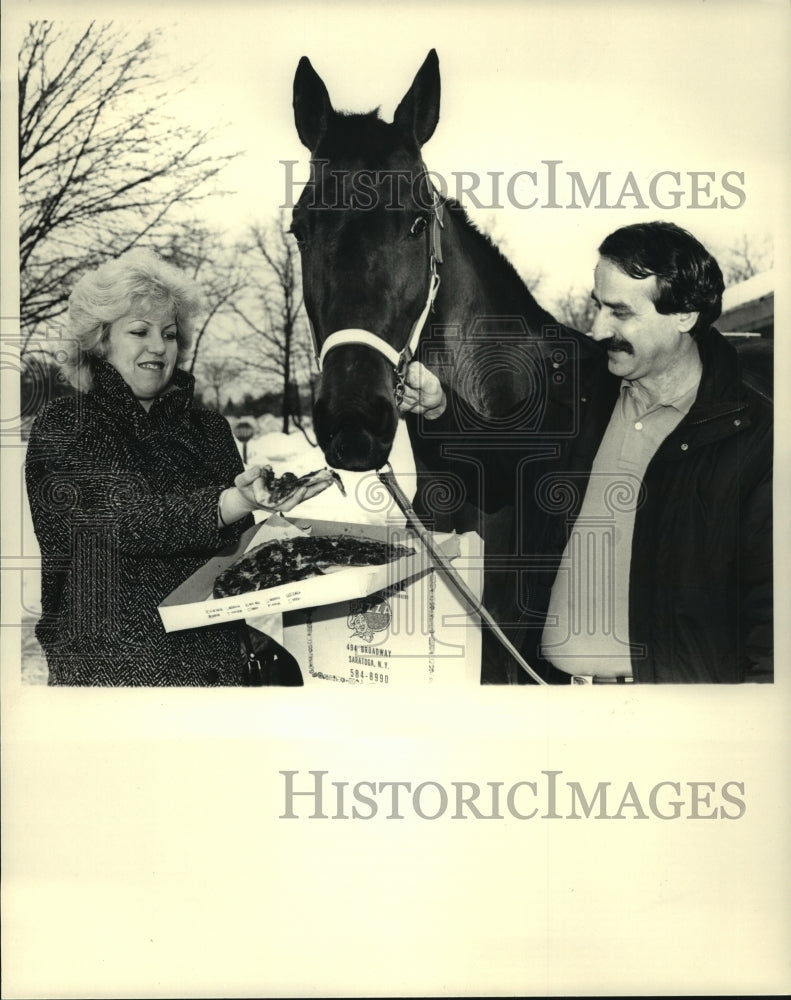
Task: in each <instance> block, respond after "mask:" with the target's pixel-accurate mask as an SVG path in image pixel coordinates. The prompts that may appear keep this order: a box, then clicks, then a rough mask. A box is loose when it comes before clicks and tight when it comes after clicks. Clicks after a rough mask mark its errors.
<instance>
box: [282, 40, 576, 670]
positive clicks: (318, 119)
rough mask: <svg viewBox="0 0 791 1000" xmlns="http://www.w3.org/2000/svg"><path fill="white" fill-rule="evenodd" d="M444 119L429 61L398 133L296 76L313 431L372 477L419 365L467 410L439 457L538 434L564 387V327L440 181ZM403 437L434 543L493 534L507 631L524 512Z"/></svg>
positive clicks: (396, 122) (492, 583) (407, 100)
mask: <svg viewBox="0 0 791 1000" xmlns="http://www.w3.org/2000/svg"><path fill="white" fill-rule="evenodd" d="M439 106H440V72H439V60H438V58H437V53H436V51H435V50H433V49H432V50H431V51H430V52H429V54H428V56H427V57H426V59H425V61H424V62H423V65H422V66H421V67H420V69H419V70H418V72H417V74H416V76H415V78H414V80H413V82H412V84H411V86H410V87H409V89H408V90H407V92H406V94H405V95H404V97H403V99H402V100H401V102H400V103H399V104H398V107H397V108H396V111H395V114H394V117H393V121H392V123H388V122H385V121H383V120H382V119H381V118H380V116H379V114H378V111H371V112H367V113H345V112H339V111H336V110H335V109H334V108H333V106H332V103H331V101H330V97H329V93H328V91H327V88H326V86H325V85H324V82H323V81H322V79H321V77H320V76H319V75H318V74H317V72H316V71H315V70H314V68H313V66H312V65H311V63H310V60H309V59H308V58H307V57H304V56H303V57H302V59H301V60H300V62H299V65H298V67H297V70H296V74H295V78H294V90H293V107H294V120H295V124H296V129H297V134H298V136H299V138H300V140H301V142H302V144H303V145H304V146H305V147H306V148H307V149H308V150H309V152H310V154H311V165H310V177H309V180H308V182H307V183H306V185H305V187H304V189H303V190H302V192H301V194H300V196H299V199H298V200H297V202H296V204H295V206H294V209H293V213H292V224H291V232H292V233H293V235H294V236H295V237H296V240H297V243H298V246H299V249H300V253H301V263H302V282H303V293H304V302H305V307H306V310H307V314H308V319H309V323H310V326H311V330H312V333H313V337H314V346H315V349H316V354H317V360H318V362H319V367H320V370H321V378H320V385H319V388H318V392H317V395H316V397H315V404H314V412H313V417H314V429H315V433H316V437H317V440H318V443H319V445H320V447H321V449H322V451H323V452H324V455H325V457H326V460H327V462H328V464H329V465H331V466H333V467H334V468H337V469H348V470H354V471H364V470H374V469H379V468H380V467H381V466H382V465H383V464H384V463H385V462H386V461H387V459H388V456H389V454H390V449H391V447H392V444H393V439H394V436H395V433H396V429H397V426H398V422H399V419H400V416H399V410H398V402H399V394H400V391H401V386H402V384H403V377H404V370H405V368H406V365H407V364H408V362H409V360H410V359H411V357H412V356H414V357H416V358H417V359H418V360H420V361H422V362H423V363H424V364H425V365H427V367H429V368H430V369H431V370H432V371H434V372H435V373H436V374H437V375H438V376H439V377H440V379H441V380H442V381H443V382H444V383H445V384H446V385H448V386H450V387H451V389H452V390H453V392H454V394H455V397H456V398H457V400H458V402H459V405H460V407H461V408H462V409H461V410H460V413H459V419H460V423H461V424H462V426H463V428H464V436H463V440H459V441H457V442H456V443H455V446H454V444H453V442H451V443H450V445H448V443H447V442H446V443H445V444H444V445H443V448H444V454H445V455H446V456H448V457H449V458H450V457H452V458H454V459H455V460H457V461H469V462H473V463H475V462H476V454H480V451H481V450H483V449H486V448H491V447H492V446H493V445H495V441H494V440H493V438H492V436H491V433H492V427H493V426H495V427H496V428H497V429H498V431H499V433H498V436H497V438H496V442H497V444H496V446H502V441H503V437H502V431H504V430H505V431H507V430H508V429H509V426H512V425H509V423H508V421H509V420H511V421H513V420H514V413H515V412H516V415H517V417H518V423H519V426H520V427H521V428H528V429H529V428H530V427H531V426H538V425H539V424H540V420H541V413H542V401H543V399H544V398H545V393H544V392H543V391H542V388H541V387H542V384H543V380H545V379H546V378H548V377H550V378H551V377H553V376H552V366H553V364H554V367H555V368H557V367H558V364H557V357H558V356H559V355H563V351H564V346H563V338H562V337H561V336H560V335H559V331H560V328H559V326H558V324H557V322H556V321H555V319H554V318H553V317H552V316H551V315H550V314H549V313H548V312H546V311H545V310H544V309H543V308H542V307H541V306H540V305H539V304H538V302H537V301H536V300H535V298H534V297H533V295H532V294H531V293H530V291H529V290H528V288H527V286H526V285H525V283H524V281H523V280H522V279H521V278H520V277H519V275H518V273H517V272H516V270H515V268H514V267H513V266H512V265H511V264H510V262H509V261H508V260H507V259H506V258H505V257H504V256H503V254H502V253H501V252H500V251H499V249H498V248H497V247H496V246H495V245H494V243H493V242H492V241H491V240H490V239H489V238H488V237H487V236H486V235H485V234H483V233H482V232H481V231H479V230H478V229H477V228H476V227H475V226H474V225H473V223H472V222H471V221H470V220H469V219H468V217H467V215H466V213H465V212H464V210H463V208H462V207H461V205H460V204H459V203H457V202H456V201H454V200H453V199H451V198H448V197H445V196H443V195H441V194H439V193H438V192H437V191H436V189H435V186H434V184H433V183H432V179H431V175H430V173H429V171H428V169H427V167H426V165H425V163H424V161H423V157H422V152H421V151H422V148H423V146H424V145H425V144H426V143H427V142H428V141H429V139H431V137H432V135H433V134H434V131H435V128H436V126H437V123H438V121H439ZM553 358H555V359H556V360H555V361H554V362H553V361H552V359H553ZM520 406H521V409H520ZM509 414H510V416H508V415H509ZM479 418H480V419H479ZM465 421H466V423H465ZM498 421H499V422H501V423H502V426H498ZM503 422H504V423H503ZM407 423H408V426H409V435H410V443H411V445H412V448H413V452H414V455H415V466H416V472H417V493H416V498H415V509H416V510H417V511H418V513H419V514H420V515H421V517H422V519H423V521H424V522H425V523H427V524H428V525H429V526H431V527H432V528H434V529H435V530H451V529H456V530H459V531H465V530H469V529H474V530H476V531H478V532H479V533H480V534H481V535H482V537H483V539H484V544H485V551H486V553H487V557H486V573H485V583H484V600H485V603H486V604H487V606H488V607H489V609H490V610H491V611H492V612H493V614H495V617H497V618H498V620H506V619H508V618H509V616H510V615H511V614H512V613H513V611H514V607H515V605H516V603H517V599H516V591H517V587H518V573H519V562H520V557H519V556H518V555H517V554H515V549H514V539H515V521H514V507H513V505H511V506H507V507H505V508H504V509H503V510H502V511H500V512H499V513H498V514H497V515H496V516H486V515H484V514H482V513H481V511H480V510H479V509H478V507H477V506H476V505H475V504H474V503H472V502H471V501H470V500H469V499H468V498H467V497H466V495H465V494H464V491H463V489H462V488H461V487H460V485H459V481H457V479H456V478H455V477H454V476H453V474H452V473H447V472H446V473H443V474H439V475H438V473H437V470H436V469H432V468H429V467H428V466H427V465H426V463H425V461H424V460H423V458H422V453H423V451H424V450H425V447H424V446H425V445H426V444H427V442H428V441H429V438H430V435H431V430H430V424H429V421H426V420H421V419H419V418H418V419H414V418H411V416H410V417H408V418H407ZM513 426H515V425H513ZM517 445H519V442H518V441H517V440H514V442H513V446H517ZM509 446H511V442H509ZM485 659H487V660H491V651H490V652H489V654H488V656H486V657H485ZM492 669H493V670H494V673H495V674H496V675H497V676H493V677H492V679H494V680H505V681H510V682H513V681H514V680H515V678H516V676H517V675H518V674H520V673H521V672H520V671H516V670H515V668H514V667H513V664H512V661H509V658H508V657H507V656H506V657H505V658H504V659H502V658H501V659H500V665H499V666H497V667H493V668H492Z"/></svg>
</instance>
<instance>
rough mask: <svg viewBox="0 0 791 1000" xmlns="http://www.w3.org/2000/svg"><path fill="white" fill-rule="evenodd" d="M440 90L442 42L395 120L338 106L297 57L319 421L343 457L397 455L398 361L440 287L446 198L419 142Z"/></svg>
mask: <svg viewBox="0 0 791 1000" xmlns="http://www.w3.org/2000/svg"><path fill="white" fill-rule="evenodd" d="M439 92H440V82H439V62H438V60H437V55H436V52H434V51H433V50H432V51H431V52H430V53H429V55H428V56H427V58H426V60H425V62H424V63H423V65H422V67H421V68H420V70H419V72H418V74H417V76H416V77H415V79H414V81H413V83H412V86H411V87H410V88H409V90H408V91H407V93H406V95H405V97H404V98H403V100H402V101H401V103H400V104H399V105H398V108H397V110H396V112H395V116H394V119H393V123H392V124H387V123H386V122H384V121H382V120H381V119H380V118H379V117H378V115H377V113H376V112H371V113H369V114H342V113H339V112H336V111H335V110H334V109H333V107H332V104H331V103H330V98H329V94H328V93H327V89H326V87H325V86H324V83H323V82H322V80H321V78H320V77H319V76H318V74H317V73H316V71H315V70H314V69H313V67H312V66H311V64H310V62H309V60H308V59H307V58H305V57H303V58H302V59H301V60H300V63H299V66H298V67H297V72H296V76H295V78H294V118H295V121H296V126H297V132H298V133H299V137H300V139H301V140H302V143H303V144H304V145H305V146H307V148H308V149H309V150H310V152H311V174H310V180H309V181H308V183H307V184H306V186H305V189H304V190H303V192H302V194H301V196H300V198H299V201H298V202H297V204H296V206H295V208H294V211H293V218H292V232H293V234H294V236H295V237H296V239H297V241H298V244H299V247H300V251H301V255H302V282H303V289H304V295H305V307H306V309H307V312H308V318H309V320H310V323H311V327H312V329H313V335H314V343H315V345H316V349H317V351H318V352H319V353H320V362H319V365H320V368H321V386H320V389H319V393H318V396H317V399H316V404H315V408H314V426H315V431H316V435H317V438H318V442H319V444H320V446H321V448H322V450H323V451H324V454H325V456H326V458H327V461H328V462H329V463H330V465H333V466H335V467H336V468H340V469H350V470H358V471H362V470H367V469H376V468H379V467H380V466H381V465H383V464H384V462H385V461H386V460H387V458H388V455H389V454H390V449H391V447H392V444H393V438H394V437H395V432H396V428H397V425H398V406H397V398H398V397H397V393H398V373H399V370H400V372H401V374H403V368H404V367H405V365H406V362H407V361H408V359H409V349H408V345H409V344H410V341H411V340H412V334H413V330H415V329H416V328H417V329H416V332H417V333H419V327H422V325H423V322H424V321H425V319H426V316H427V313H428V310H429V308H430V305H431V302H432V300H433V295H434V293H435V292H436V286H437V284H438V281H439V279H438V276H437V269H436V264H437V260H438V259H441V257H440V251H439V225H440V221H441V217H440V212H441V208H440V206H439V202H438V199H437V198H436V195H435V193H434V190H433V187H432V186H431V183H430V181H429V178H428V175H427V173H426V168H425V166H424V164H423V161H422V159H421V155H420V149H421V147H422V146H423V144H424V143H425V142H427V141H428V140H429V139H430V138H431V136H432V134H433V132H434V129H435V127H436V124H437V121H438V118H439ZM405 348H406V349H407V350H406V352H404V349H405Z"/></svg>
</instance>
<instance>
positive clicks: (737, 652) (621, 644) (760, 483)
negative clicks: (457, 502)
mask: <svg viewBox="0 0 791 1000" xmlns="http://www.w3.org/2000/svg"><path fill="white" fill-rule="evenodd" d="M723 287H724V284H723V279H722V273H721V271H720V268H719V266H718V264H717V262H716V260H715V259H714V258H713V257H712V256H711V254H709V253H708V251H706V250H705V248H704V247H703V246H702V245H701V244H700V243H699V242H698V241H697V240H696V239H695V238H694V237H693V236H692V235H691V234H689V233H688V232H686V231H685V230H683V229H680V228H679V227H678V226H675V225H673V224H672V223H665V222H653V223H647V224H638V225H632V226H626V227H624V228H622V229H619V230H617V231H616V232H614V233H612V234H611V235H609V236H608V237H607V238H606V239H605V240H604V242H603V243H602V244H601V246H600V247H599V261H598V264H597V266H596V270H595V276H594V289H593V292H592V298H593V300H594V302H595V304H596V308H597V315H596V318H595V320H594V323H593V326H592V329H591V330H590V331H589V333H588V334H587V337H588V338H589V340H588V341H586V340H585V339H584V338H582V337H581V336H580V335H578V334H576V333H574V332H573V331H567V332H568V334H569V336H570V337H571V338H572V340H573V341H576V344H577V349H578V350H577V353H578V361H579V377H571V376H572V367H571V366H570V365H569V364H568V363H566V364H560V363H559V362H558V361H557V360H555V361H554V362H552V364H551V365H550V366H549V367H548V372H547V379H546V389H545V391H546V400H545V402H546V407H545V413H544V417H543V421H542V424H541V427H540V428H539V429H538V432H536V430H535V429H533V430H532V431H530V432H528V431H527V430H522V431H520V429H519V428H518V427H514V425H513V423H511V424H510V425H509V430H508V431H507V432H506V435H507V437H508V438H509V443H510V444H511V445H513V443H514V435H515V434H519V435H520V437H519V440H523V441H524V442H525V444H526V448H525V449H524V450H523V451H521V452H520V451H519V449H514V448H513V447H511V448H503V449H488V451H487V452H486V454H482V453H478V455H477V459H478V465H479V469H478V470H476V469H474V467H473V466H472V465H470V464H468V463H466V462H464V461H461V462H460V461H458V460H456V461H455V462H454V464H453V472H454V473H455V474H459V475H461V477H462V478H463V479H464V481H465V483H466V485H467V486H468V488H469V489H475V484H476V481H477V480H478V479H479V478H480V475H479V471H482V473H483V477H482V478H483V486H482V489H476V490H475V493H476V495H477V502H478V503H479V505H480V506H482V507H483V508H485V509H487V510H496V509H498V508H499V507H501V506H503V505H504V504H506V503H513V502H514V500H516V504H517V508H518V510H519V514H520V517H519V539H520V541H519V549H518V551H519V552H520V553H525V573H524V574H523V576H524V579H523V584H522V586H521V589H520V599H519V604H520V611H521V616H520V617H519V619H518V620H517V621H515V622H511V623H510V624H511V631H512V638H513V640H514V641H515V642H516V644H517V645H520V644H521V646H522V648H523V650H524V651H525V653H526V655H527V657H528V660H529V661H531V662H532V664H533V665H534V666H536V667H537V668H539V669H541V670H543V671H544V673H545V676H547V678H548V679H549V680H552V681H557V682H566V683H567V682H569V681H571V682H572V683H629V682H633V681H637V682H643V683H660V682H666V683H668V682H669V683H678V682H708V683H712V682H724V683H736V682H742V681H746V680H757V681H765V680H772V678H773V675H772V507H771V496H772V426H773V412H772V402H771V399H770V398H769V397H768V395H767V394H766V393H765V392H763V391H762V390H761V388H760V386H758V385H757V384H755V382H754V381H753V380H751V379H750V378H749V377H747V376H746V375H745V373H744V372H743V370H742V366H741V363H740V358H739V355H738V354H737V352H736V350H735V349H734V347H733V346H732V345H731V344H729V343H728V342H727V341H726V340H725V338H724V337H723V336H722V335H721V334H720V333H719V332H718V331H717V330H716V329H714V328H713V327H712V323H714V322H715V321H716V319H717V318H718V317H719V315H720V312H721V305H722V292H723ZM591 341H592V342H593V345H595V347H594V346H592V345H591ZM547 343H548V345H549V346H550V350H549V352H548V356H550V357H554V358H556V359H557V357H558V352H557V351H553V349H552V344H551V341H549V340H548V341H547ZM553 369H555V370H556V371H553ZM558 369H561V370H560V375H561V376H562V377H561V378H558V377H557V374H558V372H557V370H558ZM408 382H409V386H410V388H409V390H408V392H407V394H406V396H405V400H404V404H403V409H404V410H405V411H407V412H409V411H413V412H415V413H417V414H419V415H420V418H421V419H422V420H423V421H424V423H423V424H422V426H421V430H422V432H423V433H422V434H421V441H422V444H423V445H424V446H425V453H424V454H422V455H421V457H422V458H423V461H425V462H426V464H427V465H428V467H429V468H439V467H440V466H441V464H445V465H446V466H447V460H444V459H443V447H442V442H443V439H444V441H445V442H447V441H448V440H449V439H450V440H453V437H454V432H456V431H457V429H458V424H457V422H456V419H455V417H456V414H457V413H458V412H459V410H458V400H457V399H456V398H455V397H454V396H453V394H452V393H449V392H448V391H446V390H445V388H444V387H443V386H442V385H441V384H440V383H439V381H438V380H437V379H436V377H435V376H434V375H433V374H432V373H431V372H430V371H428V369H426V368H425V367H423V366H422V365H418V364H414V365H413V366H412V367H411V368H410V371H409V374H408ZM429 422H431V423H429ZM505 423H506V424H508V422H507V421H506V422H505ZM438 431H441V432H442V433H441V434H438ZM448 435H449V437H448ZM531 435H532V437H531ZM538 440H540V441H542V442H543V443H544V444H551V445H552V448H550V449H549V450H550V451H553V450H554V452H555V454H554V455H553V456H551V457H540V449H536V448H533V451H534V453H535V456H536V457H533V455H531V454H530V448H531V444H530V442H531V441H533V442H535V441H538ZM504 443H505V442H504ZM454 448H455V454H457V455H458V454H459V448H458V444H456V445H455V446H454ZM546 450H547V449H544V455H546ZM481 466H482V469H481V468H480V467H481Z"/></svg>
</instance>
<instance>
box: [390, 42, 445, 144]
mask: <svg viewBox="0 0 791 1000" xmlns="http://www.w3.org/2000/svg"><path fill="white" fill-rule="evenodd" d="M439 90H440V86H439V59H438V58H437V52H436V50H435V49H432V50H431V52H429V54H428V55H427V56H426V59H425V62H424V63H423V65H422V66H421V67H420V69H419V70H418V71H417V75H416V76H415V79H414V80H413V81H412V86H411V87H410V88H409V90H408V91H407V92H406V94H405V96H404V99H403V100H402V101H401V103H400V104H399V105H398V107H397V108H396V113H395V115H394V117H393V122H394V123H395V124H396V125H397V126H398V127H399V128H400V129H401V131H402V132H404V133H406V135H408V136H411V137H414V139H415V141H416V142H417V144H418V148H420V147H421V146H422V145H423V144H424V143H426V142H428V141H429V139H430V138H431V137H432V135H433V134H434V129H435V128H436V127H437V122H438V121H439Z"/></svg>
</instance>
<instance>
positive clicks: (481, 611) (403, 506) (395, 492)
mask: <svg viewBox="0 0 791 1000" xmlns="http://www.w3.org/2000/svg"><path fill="white" fill-rule="evenodd" d="M376 474H377V476H378V477H379V480H380V482H381V483H382V484H383V485H384V487H385V489H386V490H387V492H388V493H389V494H390V496H391V497H392V498H393V500H394V501H395V503H396V505H397V506H398V508H399V509H400V511H401V513H402V514H403V515H404V517H405V518H406V520H407V524H408V525H409V527H410V528H411V529H412V530H413V531H414V532H415V534H416V535H417V536H418V538H419V539H420V541H421V542H422V543H423V545H424V547H425V548H426V550H427V552H428V554H429V555H430V556H431V559H432V561H433V562H434V564H435V565H436V566H437V568H438V569H440V570H441V571H442V572H443V573H444V575H445V579H446V580H447V581H448V582H449V583H450V584H451V585H452V586H453V588H454V589H455V590H456V592H457V593H458V594H459V595H460V596H461V598H462V599H463V600H464V602H465V603H466V604H467V606H468V607H469V608H470V610H471V611H473V612H474V613H475V614H477V615H478V616H479V617H480V619H481V624H484V625H486V626H487V627H488V628H489V629H491V631H492V632H493V633H494V635H495V637H496V638H497V639H498V641H499V642H500V644H501V645H502V646H503V647H504V648H505V649H506V650H507V651H508V652H509V653H510V654H511V656H513V658H514V659H515V660H516V662H517V663H518V664H519V666H520V667H521V668H522V669H523V670H525V671H526V672H527V673H528V674H529V676H530V677H532V678H533V680H534V681H535V682H536V683H537V684H543V685H545V686H548V685H547V682H546V681H545V680H544V679H543V678H542V677H539V675H538V674H537V673H536V672H535V670H533V668H532V667H531V666H530V664H529V663H528V662H527V660H525V658H524V657H523V656H522V654H521V653H520V652H519V651H518V650H517V649H516V647H515V646H514V644H513V643H512V642H511V640H510V639H509V638H508V636H507V635H506V634H505V632H503V630H502V629H501V628H500V626H499V625H498V624H497V622H496V621H495V620H494V618H493V617H492V615H491V614H490V612H489V611H487V609H486V608H485V607H484V605H483V602H482V601H480V600H479V599H478V598H477V597H476V596H475V594H474V593H473V592H472V591H471V590H470V588H469V587H468V586H467V584H466V583H465V581H464V580H463V579H462V578H461V575H460V574H459V572H458V570H457V569H456V568H455V567H454V566H452V565H451V563H450V560H449V559H448V557H447V556H446V555H445V553H444V552H443V551H442V549H441V548H440V547H439V546H438V545H437V543H436V542H435V541H434V539H433V538H432V536H431V532H429V531H428V529H427V528H425V527H424V526H423V524H422V523H421V521H420V519H419V518H418V516H417V514H416V513H415V511H414V508H413V507H412V504H411V503H410V502H409V498H408V497H407V495H406V493H404V491H403V490H402V489H401V487H400V486H399V484H398V480H397V479H396V477H395V473H394V472H393V467H392V466H391V465H390V463H389V462H386V463H385V465H384V466H383V467H382V468H381V469H379V470H378V472H377V473H376Z"/></svg>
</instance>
